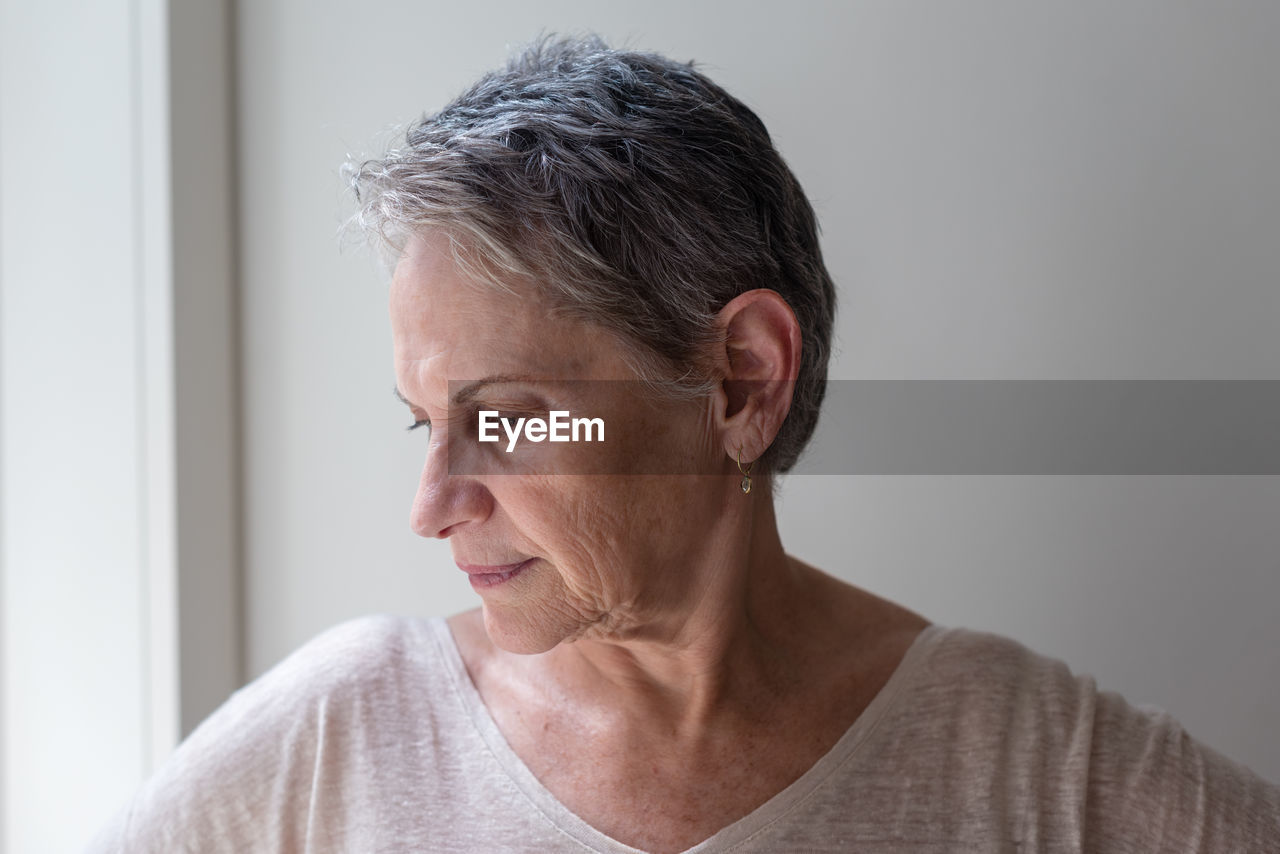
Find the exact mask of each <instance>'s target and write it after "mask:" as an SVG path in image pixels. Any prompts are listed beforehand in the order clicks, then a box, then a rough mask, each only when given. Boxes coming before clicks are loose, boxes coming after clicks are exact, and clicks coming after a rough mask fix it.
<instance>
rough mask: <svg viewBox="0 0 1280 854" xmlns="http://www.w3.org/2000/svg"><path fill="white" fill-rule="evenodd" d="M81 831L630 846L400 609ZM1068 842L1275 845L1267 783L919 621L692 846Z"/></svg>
mask: <svg viewBox="0 0 1280 854" xmlns="http://www.w3.org/2000/svg"><path fill="white" fill-rule="evenodd" d="M582 761H590V759H589V758H588V757H582ZM90 850H91V851H95V852H97V851H110V852H117V851H124V852H130V854H133V852H164V854H174V852H189V851H201V852H204V851H216V852H223V851H225V852H236V854H244V852H276V851H280V852H353V854H354V852H360V854H364V852H410V851H445V852H485V854H493V852H506V851H519V852H627V854H634V852H635V851H636V849H634V848H631V847H629V846H626V845H623V844H621V843H619V842H617V841H616V840H613V839H611V838H610V837H608V836H606V835H604V834H603V833H601V832H599V831H597V830H596V829H594V828H593V827H591V826H589V825H588V824H586V823H585V822H584V821H582V820H581V819H579V818H578V817H577V816H576V815H574V814H573V813H571V812H570V811H569V810H568V809H567V808H566V807H564V806H563V805H562V804H561V803H559V802H558V801H557V800H556V799H555V798H554V797H553V796H552V795H551V793H550V792H548V791H547V790H546V789H545V788H544V787H543V786H542V785H541V784H540V783H539V782H538V781H537V779H536V778H535V777H534V776H533V774H532V773H531V772H530V771H529V769H528V768H527V767H526V766H525V765H524V763H523V762H521V760H520V759H519V758H518V757H517V756H516V755H515V754H514V752H513V751H512V750H511V748H510V747H509V746H508V745H507V743H506V741H505V740H504V739H503V736H502V734H501V733H500V732H499V731H498V728H497V726H496V725H495V724H494V721H493V719H492V717H490V715H489V713H488V711H487V709H486V708H485V706H484V704H483V702H482V701H481V698H480V695H479V693H478V692H477V691H476V688H475V686H474V685H473V684H472V682H471V680H470V678H469V676H468V674H467V671H466V668H465V666H464V665H463V662H462V658H461V656H460V655H459V652H458V648H457V646H456V645H455V643H454V640H453V636H452V634H451V633H450V630H449V628H448V626H447V624H446V623H445V622H444V620H442V619H430V620H420V619H408V618H394V617H368V618H362V619H359V620H354V621H352V622H349V623H345V624H343V625H341V626H339V627H337V628H335V629H331V630H330V631H328V632H326V633H325V634H323V635H321V636H320V637H318V638H316V639H315V640H313V641H311V642H310V643H308V644H307V645H306V646H304V647H303V648H302V649H300V650H299V651H297V652H296V653H294V654H293V655H291V656H290V657H289V658H288V659H286V660H285V661H283V662H282V663H281V664H279V665H277V666H276V667H275V668H274V669H273V670H271V671H270V672H268V673H266V674H265V675H263V676H262V677H261V678H259V679H258V680H256V681H254V682H253V683H251V684H249V685H247V686H246V687H244V688H242V689H241V690H239V691H237V692H236V693H235V694H234V695H233V696H232V697H231V698H230V699H229V700H228V701H227V702H226V703H225V704H224V705H223V706H222V707H221V708H220V709H218V710H217V711H216V712H215V713H214V714H213V715H211V716H210V717H209V718H208V719H207V720H206V721H205V722H204V723H203V724H201V725H200V727H198V728H197V729H196V730H195V732H193V733H192V734H191V736H190V737H189V738H188V739H187V740H186V741H185V742H184V743H183V744H182V745H181V746H180V747H179V748H178V749H177V750H176V751H175V752H174V754H173V756H172V757H171V759H170V760H169V762H168V763H167V764H166V766H165V767H163V768H162V769H161V771H160V772H159V773H157V774H156V775H155V776H154V777H153V778H152V779H151V780H149V781H148V782H147V783H146V784H145V785H144V786H143V787H142V789H141V790H140V791H139V793H138V794H137V795H136V797H135V799H134V800H133V801H132V803H131V804H130V805H129V806H128V807H127V808H126V809H125V810H123V811H122V812H121V813H120V814H119V815H118V816H117V817H116V820H115V821H114V822H113V823H112V824H111V825H110V826H109V827H107V828H105V829H104V830H103V832H102V833H101V834H100V835H99V837H98V838H97V840H96V841H95V842H94V843H93V845H92V847H91V848H90ZM1082 850H1083V851H1105V852H1154V851H1177V852H1191V851H1195V852H1213V854H1219V852H1280V788H1277V787H1276V786H1273V785H1271V784H1269V783H1267V782H1265V781H1263V780H1262V779H1261V778H1259V777H1257V776H1256V775H1254V774H1253V773H1251V772H1250V771H1248V770H1247V769H1245V768H1243V767H1241V766H1239V765H1237V764H1235V763H1233V762H1231V761H1230V760H1228V759H1226V758H1225V757H1223V756H1221V755H1219V754H1218V753H1216V752H1214V751H1213V750H1210V749H1209V748H1207V747H1205V746H1203V745H1200V744H1198V743H1197V742H1195V741H1193V740H1192V739H1190V738H1189V737H1188V736H1187V735H1186V733H1185V732H1184V731H1183V730H1182V728H1181V727H1180V726H1179V725H1178V724H1177V722H1176V721H1174V720H1173V719H1172V718H1171V717H1170V716H1168V715H1167V714H1165V713H1162V712H1158V711H1152V710H1139V709H1135V708H1134V707H1131V706H1130V705H1129V704H1127V703H1126V702H1125V701H1124V700H1123V699H1122V698H1121V697H1119V696H1118V695H1116V694H1112V693H1107V692H1098V691H1097V690H1096V688H1095V685H1094V682H1093V680H1092V679H1091V678H1089V677H1087V676H1075V675H1073V674H1072V673H1071V672H1070V671H1069V670H1068V668H1067V667H1066V665H1064V664H1062V663H1061V662H1058V661H1054V660H1052V659H1048V658H1044V657H1042V656H1039V655H1037V654H1035V653H1033V652H1031V651H1029V650H1028V649H1026V648H1025V647H1023V646H1021V645H1020V644H1018V643H1016V642H1014V641H1011V640H1008V639H1005V638H1001V637H997V636H994V635H989V634H983V633H979V632H973V631H968V630H964V629H948V628H942V627H939V626H936V625H933V626H929V627H928V628H926V629H925V630H924V632H923V633H921V634H920V636H919V637H918V638H917V639H916V640H915V642H914V644H913V645H912V646H911V648H910V649H909V650H908V652H907V653H906V655H905V657H904V658H903V660H902V662H901V664H900V665H899V666H898V668H897V669H896V671H895V672H894V673H893V675H892V676H891V677H890V679H889V680H888V682H887V683H886V684H885V685H884V687H883V689H882V690H881V691H880V692H879V694H877V695H876V697H875V699H874V700H873V701H872V702H871V704H870V705H869V706H868V707H867V708H866V710H865V711H864V712H863V713H862V715H861V716H860V717H859V718H858V719H857V720H856V721H855V722H854V724H853V725H852V726H851V727H850V728H849V729H848V731H846V732H845V734H844V735H843V737H841V739H840V740H839V741H838V742H837V743H836V745H835V746H834V747H833V748H832V749H831V750H830V751H829V752H828V753H827V754H826V755H825V756H823V757H822V758H821V759H820V760H819V761H818V762H817V763H816V764H815V765H814V766H813V767H812V768H810V769H809V770H808V771H807V772H806V773H805V774H804V775H803V776H801V777H800V778H799V779H798V780H796V781H795V782H794V783H792V784H791V785H790V786H788V787H787V788H786V789H784V790H783V791H782V792H780V793H778V794H777V795H776V796H774V797H773V798H772V799H771V800H769V801H768V802H766V803H765V804H763V805H762V806H761V807H759V808H758V809H756V810H755V811H754V812H752V813H750V814H749V815H747V816H745V817H743V818H742V819H740V820H738V821H736V822H734V823H733V824H731V825H729V826H728V827H725V828H724V829H722V830H721V831H720V832H718V833H716V834H715V835H714V836H712V837H711V838H709V839H707V840H705V841H703V842H701V843H699V844H698V845H695V846H694V847H693V848H691V849H689V851H690V852H698V854H711V852H729V851H732V852H741V854H747V852H768V854H778V852H789V851H797V852H837V851H839V852H843V851H860V852H898V851H904V852H905V851H911V852H942V851H947V852H953V851H984V852H985V851H1082Z"/></svg>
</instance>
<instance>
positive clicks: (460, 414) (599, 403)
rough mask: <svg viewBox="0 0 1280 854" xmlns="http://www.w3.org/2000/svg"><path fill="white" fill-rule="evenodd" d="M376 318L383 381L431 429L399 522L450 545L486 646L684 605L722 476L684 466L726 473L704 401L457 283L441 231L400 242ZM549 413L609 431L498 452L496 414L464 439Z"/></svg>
mask: <svg viewBox="0 0 1280 854" xmlns="http://www.w3.org/2000/svg"><path fill="white" fill-rule="evenodd" d="M390 311H391V324H392V334H393V338H394V343H395V372H396V382H397V387H398V390H399V392H400V394H401V395H402V396H403V397H404V399H405V400H406V401H407V402H408V403H409V405H410V408H411V410H412V413H413V417H414V419H415V420H419V421H423V420H426V421H429V422H430V423H431V428H430V429H431V437H430V440H429V445H428V451H427V456H426V461H425V463H424V466H423V471H422V476H421V480H420V482H419V485H418V492H417V496H416V498H415V499H414V503H413V510H412V516H411V520H412V526H413V528H414V530H415V531H416V532H417V533H419V534H420V535H422V536H426V537H442V538H443V537H447V538H449V540H450V543H451V545H452V548H453V556H454V560H455V562H456V563H457V564H458V567H459V568H460V569H461V570H463V571H464V572H466V573H467V574H468V576H469V578H470V581H471V584H472V586H473V587H474V588H475V589H476V590H477V592H478V593H479V594H480V597H481V599H482V601H483V604H484V616H485V624H486V627H487V628H488V631H489V635H490V637H491V638H492V639H493V641H494V642H495V643H497V644H498V645H499V646H501V647H503V648H505V649H508V650H511V651H514V652H528V653H533V652H542V651H545V650H548V649H550V648H552V647H553V646H555V645H556V644H558V643H560V642H561V641H563V640H567V639H577V638H579V637H593V636H601V637H604V636H610V637H615V636H631V635H634V634H635V633H636V632H638V631H641V630H642V627H648V626H652V625H653V624H654V621H655V620H660V618H661V617H662V616H664V615H667V616H669V615H671V614H672V613H673V609H678V607H679V603H682V602H688V601H690V600H691V597H693V598H696V591H695V590H692V589H691V586H692V585H693V584H694V583H696V582H695V580H694V578H693V573H691V572H687V571H686V569H687V568H688V567H690V566H705V561H706V560H707V559H709V558H714V554H713V551H714V550H713V547H712V546H711V545H710V542H711V541H712V540H713V539H714V537H712V536H711V534H712V532H713V530H714V528H715V525H716V521H717V519H718V517H720V516H721V515H722V514H721V513H720V511H721V509H722V507H723V502H724V501H725V500H726V496H727V495H728V494H729V493H727V492H726V482H727V481H731V480H732V478H726V477H723V476H719V477H707V476H699V474H702V475H705V474H715V473H720V472H722V471H723V465H724V452H723V449H722V445H721V442H720V439H719V437H718V436H717V434H716V424H717V419H716V417H715V415H714V411H713V407H714V398H715V396H714V395H712V396H708V397H707V398H704V399H699V400H696V401H683V402H671V401H658V400H655V399H653V398H652V396H648V397H646V396H645V395H642V394H639V393H638V391H639V389H640V386H639V384H638V383H637V382H636V381H635V374H634V371H633V370H632V369H631V368H630V367H629V365H628V362H627V360H626V358H625V351H624V350H623V348H622V346H621V345H620V344H619V343H618V341H617V340H616V339H615V338H614V337H613V336H612V335H611V334H609V333H607V332H605V331H603V330H601V329H600V328H598V327H594V326H590V325H586V324H583V323H581V322H578V321H575V320H571V319H567V318H564V317H557V316H554V315H553V313H552V312H550V311H549V310H548V307H547V306H546V305H545V304H544V303H542V302H541V301H540V299H539V298H538V297H537V296H536V295H534V294H531V293H526V294H525V295H522V296H520V297H513V296H511V295H510V294H506V293H503V292H501V291H498V290H496V289H492V288H486V287H483V286H478V285H475V284H473V283H471V282H469V281H467V280H466V279H464V278H463V277H462V276H461V275H460V274H459V273H458V271H457V270H456V269H455V267H454V262H453V258H452V255H451V253H450V250H449V243H448V239H447V238H446V237H444V236H442V235H435V234H428V235H424V236H421V237H418V238H416V239H414V240H413V241H411V242H410V244H409V246H408V247H407V248H406V250H405V252H404V254H403V256H402V257H401V259H400V262H399V264H398V265H397V267H396V271H395V276H394V279H393V281H392V286H391V299H390ZM552 410H558V411H568V412H569V413H570V416H571V417H591V418H600V419H601V420H602V421H603V422H604V428H603V433H604V438H605V440H606V441H604V442H603V443H600V442H591V443H588V442H586V441H579V442H576V443H575V442H572V441H570V442H559V443H552V442H549V441H545V440H544V441H542V442H537V443H535V442H532V441H530V440H529V439H528V438H526V436H525V435H521V437H520V438H519V439H518V440H517V442H516V444H515V447H514V449H513V450H511V451H508V450H507V449H508V447H509V446H511V440H510V438H509V435H508V433H507V428H506V427H505V426H501V425H500V426H498V427H497V428H496V430H495V431H493V432H491V433H490V435H493V433H495V432H496V435H497V438H498V441H496V442H487V443H481V442H479V441H478V440H477V423H478V413H479V412H481V411H493V412H497V413H499V414H500V417H505V418H507V419H508V422H507V424H508V425H514V424H515V423H516V419H517V418H521V417H524V418H532V417H538V418H541V419H543V420H549V413H550V412H551V411H552ZM451 434H452V435H451ZM579 435H580V437H581V438H582V439H584V440H585V437H586V435H587V432H586V431H585V430H584V431H583V432H582V433H580V434H579ZM598 435H599V434H598V433H594V434H593V438H594V437H595V436H598ZM450 461H452V465H450ZM451 471H452V474H451ZM731 488H732V486H731ZM459 580H461V579H459Z"/></svg>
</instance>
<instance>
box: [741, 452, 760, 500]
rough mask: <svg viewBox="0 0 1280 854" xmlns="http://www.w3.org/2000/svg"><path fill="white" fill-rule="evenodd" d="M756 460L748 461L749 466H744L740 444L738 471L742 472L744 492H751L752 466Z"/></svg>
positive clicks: (747, 493) (748, 493) (746, 493)
mask: <svg viewBox="0 0 1280 854" xmlns="http://www.w3.org/2000/svg"><path fill="white" fill-rule="evenodd" d="M755 464H756V463H755V460H752V461H751V462H749V463H747V467H746V468H743V467H742V446H741V445H739V446H738V471H740V472H742V494H743V495H750V494H751V467H752V466H753V465H755Z"/></svg>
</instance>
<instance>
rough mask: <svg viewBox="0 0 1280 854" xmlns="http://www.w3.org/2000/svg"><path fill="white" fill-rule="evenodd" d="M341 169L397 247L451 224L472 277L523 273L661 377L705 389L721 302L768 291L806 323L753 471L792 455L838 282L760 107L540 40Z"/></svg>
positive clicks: (710, 379)
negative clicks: (786, 394) (392, 142)
mask: <svg viewBox="0 0 1280 854" xmlns="http://www.w3.org/2000/svg"><path fill="white" fill-rule="evenodd" d="M348 173H349V177H350V180H351V185H352V187H353V189H354V191H355V194H356V198H357V200H358V203H359V213H358V214H357V215H356V217H355V222H356V223H357V224H358V225H359V226H360V227H361V228H362V229H363V230H364V231H365V233H366V234H368V235H370V236H371V237H373V238H374V239H375V240H377V241H378V242H381V243H382V244H383V245H385V246H388V247H390V248H392V249H393V250H398V249H399V248H402V247H403V245H404V242H405V241H406V239H407V238H408V237H409V236H411V235H413V234H415V233H418V232H422V231H426V230H440V231H442V232H444V233H447V234H449V235H450V236H452V238H453V245H454V249H455V255H456V256H457V259H458V261H459V263H460V264H462V265H463V267H464V269H466V270H467V271H468V272H470V273H471V274H472V275H474V276H475V278H477V279H479V280H483V281H487V282H490V283H492V284H494V285H495V286H498V287H503V288H507V289H512V288H520V287H530V288H536V289H537V290H538V292H539V293H540V295H541V296H542V298H544V299H548V300H550V301H551V303H552V304H553V305H554V306H555V308H556V310H557V311H558V312H559V313H562V314H563V315H566V316H571V317H576V318H579V319H582V320H585V321H587V322H590V323H593V324H596V325H599V326H601V327H604V328H606V329H608V330H611V331H612V332H613V333H615V334H616V335H617V336H618V337H619V339H620V340H621V341H622V342H624V343H625V344H627V345H628V349H629V350H630V351H631V355H632V356H633V361H632V364H634V365H636V366H637V370H638V371H640V372H641V374H642V375H643V376H645V377H646V378H647V379H648V380H649V381H650V382H651V383H657V384H658V385H659V386H660V387H663V388H665V389H666V390H667V391H669V392H671V393H673V394H679V395H682V396H683V395H688V394H691V393H692V394H696V393H704V392H705V391H706V390H708V389H710V388H712V387H714V385H715V383H716V381H717V378H716V377H714V376H712V373H711V369H710V367H709V365H710V364H711V363H710V360H709V359H708V354H709V353H710V352H712V351H711V349H710V348H711V347H713V346H714V345H716V344H717V343H721V342H720V339H719V337H718V334H717V331H716V327H715V323H714V318H715V314H716V312H718V311H719V310H720V309H721V308H722V307H724V305H725V304H726V303H728V302H729V301H730V300H732V299H733V298H734V297H736V296H738V295H739V294H742V293H744V292H746V291H749V290H753V289H755V288H771V289H773V290H774V291H777V292H778V293H779V294H780V295H781V296H782V298H783V299H785V300H786V301H787V304H788V305H790V306H791V309H792V311H794V312H795V315H796V318H797V320H798V321H799V324H800V329H801V335H802V355H801V364H800V370H799V378H798V381H797V383H796V386H795V392H794V396H793V398H792V404H791V410H790V413H789V414H788V416H787V418H786V420H785V421H784V423H783V424H782V427H781V429H780V430H779V432H778V435H777V437H776V439H775V440H774V442H773V444H772V445H771V446H770V447H769V449H768V450H767V451H766V452H765V453H764V454H763V455H762V457H761V458H760V463H759V466H758V469H757V470H758V471H761V470H762V471H764V472H771V471H773V472H781V471H786V470H788V469H789V468H791V467H792V465H794V463H795V461H796V458H797V457H798V456H799V454H800V451H801V450H802V449H803V448H804V446H805V443H806V442H807V441H808V440H809V437H810V436H811V435H812V433H813V430H814V427H815V426H816V424H817V420H818V410H819V408H820V406H821V403H822V398H823V394H824V391H825V385H826V375H827V360H828V356H829V352H830V341H831V325H832V320H833V316H834V310H835V289H834V286H833V285H832V282H831V277H830V275H829V274H828V273H827V270H826V267H825V266H824V264H823V262H822V254H821V251H820V249H819V246H818V227H817V222H816V219H815V217H814V213H813V209H812V207H811V206H810V204H809V202H808V200H807V199H806V198H805V195H804V192H803V191H802V190H801V188H800V185H799V183H798V182H797V181H796V178H795V176H794V175H793V174H792V173H791V170H790V169H788V168H787V165H786V164H785V163H784V162H783V160H782V157H781V156H780V155H779V154H778V152H777V151H776V150H775V149H774V147H773V143H772V141H771V140H770V138H769V133H768V131H767V130H766V129H765V127H764V124H763V123H762V122H761V121H760V119H759V118H757V117H756V115H755V114H754V113H753V112H752V111H751V110H750V109H748V108H747V107H746V106H745V105H744V104H743V103H742V102H741V101H739V100H737V99H736V98H734V97H733V96H731V95H729V94H728V93H727V92H725V91H724V90H723V89H721V88H720V87H719V86H717V85H716V84H715V83H713V82H712V81H711V80H709V79H708V78H707V77H706V76H704V75H703V74H702V73H700V72H699V71H697V70H695V69H694V67H693V65H692V64H691V63H679V62H673V61H671V60H669V59H666V58H664V57H662V56H658V55H656V54H652V53H641V52H635V51H627V50H612V49H610V48H609V47H608V46H607V45H606V44H605V43H604V42H602V41H601V40H599V39H597V38H586V39H542V40H540V41H538V42H536V43H534V44H533V45H531V46H529V47H528V48H526V49H525V50H524V51H523V52H522V53H520V54H519V55H516V56H514V57H513V58H512V59H511V60H510V61H509V63H508V64H507V67H506V68H505V69H503V70H500V71H495V72H491V73H489V74H487V75H485V76H484V77H483V78H481V79H480V80H479V81H478V82H477V83H476V84H475V85H474V86H472V87H471V88H470V89H468V90H467V91H466V92H465V93H463V94H462V95H461V96H460V97H458V98H457V99H456V100H455V101H453V103H451V104H449V105H448V106H447V107H445V108H444V109H443V110H441V111H440V112H438V113H436V114H435V115H431V116H427V117H426V118H424V119H422V120H421V121H420V122H417V123H416V124H414V125H412V126H411V127H410V128H409V129H408V131H407V133H406V134H405V137H404V141H403V144H402V145H399V146H398V147H395V148H393V149H392V150H390V151H388V152H387V154H386V155H385V156H384V157H382V158H381V159H378V160H370V161H367V162H364V163H359V164H352V165H351V166H350V167H349V170H348Z"/></svg>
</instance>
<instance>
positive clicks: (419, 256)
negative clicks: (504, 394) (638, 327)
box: [390, 232, 620, 382]
mask: <svg viewBox="0 0 1280 854" xmlns="http://www.w3.org/2000/svg"><path fill="white" fill-rule="evenodd" d="M515 290H516V292H514V293H512V292H511V290H509V289H507V288H499V287H494V286H490V285H486V284H484V283H480V282H475V281H472V280H471V279H470V278H469V277H467V276H466V275H465V274H464V273H463V271H461V270H460V269H459V268H458V265H457V262H456V259H455V257H454V252H453V247H452V244H451V242H450V239H449V236H448V235H446V234H442V233H439V232H429V233H426V234H423V235H419V236H416V237H414V238H412V239H411V240H410V241H409V242H408V244H407V245H406V246H405V250H404V252H403V253H402V254H401V257H400V260H399V262H398V263H397V264H396V269H395V274H394V276H393V278H392V282H391V294H390V309H391V326H392V336H393V339H394V341H395V355H396V363H397V364H396V370H397V372H398V373H399V372H401V371H403V370H405V369H407V368H409V367H411V366H412V367H414V368H416V369H417V370H418V371H424V370H425V371H428V372H429V373H430V377H429V379H430V380H433V381H435V382H442V381H446V380H465V379H476V378H479V377H482V376H489V375H493V374H515V373H520V374H525V375H535V376H543V377H547V378H556V379H576V378H588V375H589V374H590V373H592V372H593V369H594V368H595V367H596V366H597V364H598V363H599V362H601V361H602V360H603V361H606V362H607V361H612V360H613V358H615V357H616V356H617V354H618V351H619V350H620V348H619V346H618V345H617V343H616V342H614V341H613V339H612V338H611V337H610V336H609V335H608V334H606V333H604V332H603V330H600V329H598V328H596V327H592V326H589V325H587V324H585V323H582V322H580V321H576V320H573V319H570V318H566V317H564V316H562V315H558V314H556V313H555V312H553V311H552V310H551V306H550V304H549V303H548V302H547V300H546V299H545V298H544V297H542V296H541V294H539V293H538V291H537V290H536V289H535V288H533V287H530V286H526V287H523V288H518V289H515ZM423 379H428V377H423Z"/></svg>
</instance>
